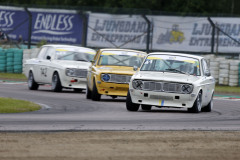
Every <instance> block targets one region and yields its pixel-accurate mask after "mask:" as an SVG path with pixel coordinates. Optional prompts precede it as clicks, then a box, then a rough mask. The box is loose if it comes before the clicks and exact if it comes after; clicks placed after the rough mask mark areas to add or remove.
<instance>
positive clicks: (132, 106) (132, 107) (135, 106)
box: [126, 91, 139, 111]
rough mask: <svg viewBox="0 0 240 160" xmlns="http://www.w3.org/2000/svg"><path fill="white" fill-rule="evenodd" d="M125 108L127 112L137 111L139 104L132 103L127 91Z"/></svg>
mask: <svg viewBox="0 0 240 160" xmlns="http://www.w3.org/2000/svg"><path fill="white" fill-rule="evenodd" d="M126 108H127V110H128V111H138V109H139V104H136V103H133V102H132V98H131V95H130V93H129V91H128V94H127V99H126Z"/></svg>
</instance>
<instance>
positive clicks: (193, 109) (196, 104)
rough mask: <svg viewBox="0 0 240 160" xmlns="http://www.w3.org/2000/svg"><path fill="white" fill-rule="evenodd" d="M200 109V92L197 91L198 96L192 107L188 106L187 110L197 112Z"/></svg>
mask: <svg viewBox="0 0 240 160" xmlns="http://www.w3.org/2000/svg"><path fill="white" fill-rule="evenodd" d="M201 110H202V92H199V93H198V96H197V98H196V100H195V102H194V104H193V107H192V108H188V112H191V113H199V112H201Z"/></svg>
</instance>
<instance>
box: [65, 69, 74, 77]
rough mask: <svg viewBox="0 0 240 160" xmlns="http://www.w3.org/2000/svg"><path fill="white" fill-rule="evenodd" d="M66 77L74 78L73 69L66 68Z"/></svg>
mask: <svg viewBox="0 0 240 160" xmlns="http://www.w3.org/2000/svg"><path fill="white" fill-rule="evenodd" d="M66 76H69V77H75V76H76V75H75V69H74V68H67V69H66Z"/></svg>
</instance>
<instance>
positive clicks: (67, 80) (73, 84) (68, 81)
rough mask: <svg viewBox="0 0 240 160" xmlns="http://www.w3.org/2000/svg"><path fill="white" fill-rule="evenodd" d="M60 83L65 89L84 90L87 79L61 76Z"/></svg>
mask: <svg viewBox="0 0 240 160" xmlns="http://www.w3.org/2000/svg"><path fill="white" fill-rule="evenodd" d="M61 83H62V86H63V87H65V88H76V89H86V84H87V79H86V78H78V77H68V76H62V78H61Z"/></svg>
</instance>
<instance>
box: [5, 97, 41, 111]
mask: <svg viewBox="0 0 240 160" xmlns="http://www.w3.org/2000/svg"><path fill="white" fill-rule="evenodd" d="M40 108H41V107H40V106H39V105H38V104H35V103H32V102H29V101H24V100H16V99H12V98H1V97H0V113H20V112H31V111H36V110H39V109H40Z"/></svg>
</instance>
